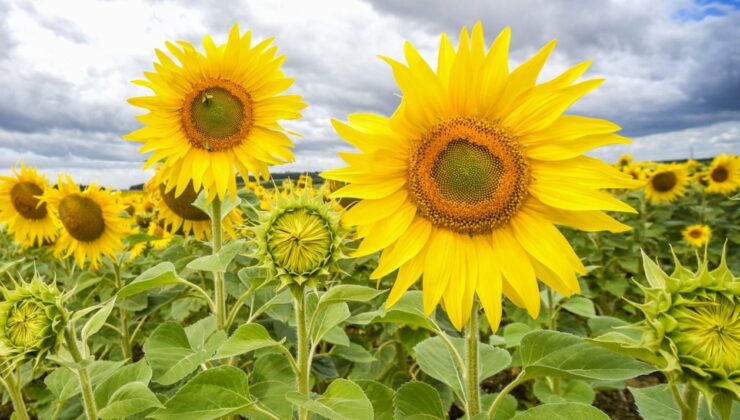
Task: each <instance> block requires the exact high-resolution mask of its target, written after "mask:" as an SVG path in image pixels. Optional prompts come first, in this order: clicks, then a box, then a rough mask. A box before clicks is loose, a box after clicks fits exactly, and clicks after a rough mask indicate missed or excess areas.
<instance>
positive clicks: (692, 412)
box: [681, 384, 699, 420]
mask: <svg viewBox="0 0 740 420" xmlns="http://www.w3.org/2000/svg"><path fill="white" fill-rule="evenodd" d="M685 387H686V390H685V391H684V393H683V400H684V403H685V404H686V407H685V408H683V407H682V409H681V420H696V419H697V417H698V415H699V391H697V390H696V388H694V387H693V386H691V385H690V384H686V385H685Z"/></svg>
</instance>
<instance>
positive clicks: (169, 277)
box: [117, 262, 185, 299]
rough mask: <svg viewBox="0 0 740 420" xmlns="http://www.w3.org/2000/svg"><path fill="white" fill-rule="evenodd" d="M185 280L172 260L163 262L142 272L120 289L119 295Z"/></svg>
mask: <svg viewBox="0 0 740 420" xmlns="http://www.w3.org/2000/svg"><path fill="white" fill-rule="evenodd" d="M184 282H185V280H183V279H182V278H180V277H179V276H178V275H177V271H175V265H174V264H172V263H171V262H162V263H159V264H157V265H155V266H154V267H152V268H150V269H148V270H146V271H145V272H143V273H141V274H140V275H139V277H137V278H136V279H134V281H132V282H131V283H129V284H127V285H126V286H123V288H122V289H121V290H119V291H118V294H117V296H118V297H119V298H121V299H123V298H127V297H129V296H133V295H135V294H138V293H141V292H146V291H147V290H151V289H156V288H159V287H164V286H171V285H174V284H179V283H184Z"/></svg>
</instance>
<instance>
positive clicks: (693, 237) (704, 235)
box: [682, 225, 712, 248]
mask: <svg viewBox="0 0 740 420" xmlns="http://www.w3.org/2000/svg"><path fill="white" fill-rule="evenodd" d="M682 234H683V239H684V241H686V242H688V243H689V245H692V246H695V247H697V248H701V247H702V246H704V244H706V243H707V242H709V239H710V238H711V237H712V229H710V228H709V226H707V225H691V226H689V227H687V228H686V229H684V230H683V232H682Z"/></svg>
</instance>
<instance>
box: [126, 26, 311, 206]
mask: <svg viewBox="0 0 740 420" xmlns="http://www.w3.org/2000/svg"><path fill="white" fill-rule="evenodd" d="M166 45H167V49H168V50H169V52H170V53H171V54H172V56H174V58H175V59H177V61H178V62H179V63H176V62H175V61H173V59H172V58H170V57H169V56H168V55H167V54H165V53H164V52H162V51H160V50H156V53H157V58H158V59H159V63H155V64H154V68H155V71H154V72H147V73H145V76H146V80H139V81H136V82H135V83H137V84H139V85H142V86H145V87H148V88H150V89H151V90H152V91H153V92H154V95H153V96H146V97H136V98H131V99H129V103H131V104H132V105H135V106H138V107H142V108H146V109H147V110H149V112H148V113H147V114H144V115H141V116H140V117H139V118H138V119H139V121H140V122H142V123H143V124H144V127H143V128H141V129H139V130H137V131H134V132H132V133H130V134H128V135H126V136H124V138H126V139H127V140H132V141H137V142H143V143H144V146H142V148H141V152H142V153H144V152H153V153H152V155H151V156H150V157H149V159H148V160H147V163H146V167H149V166H151V165H153V164H155V163H157V162H160V161H161V162H163V168H162V171H163V173H164V177H165V178H166V179H167V180H168V182H167V185H168V188H167V192H169V191H170V190H173V189H174V191H175V196H179V195H181V194H183V193H184V192H185V190H186V189H187V188H188V186H189V185H192V186H194V188H195V189H196V190H200V189H201V186H202V187H204V188H205V189H206V191H207V192H208V199H209V201H210V200H211V199H213V198H214V197H215V196H216V195H218V197H219V198H220V199H223V198H224V195H225V194H226V191H227V190H228V191H229V193H230V194H231V195H232V196H233V197H236V174H235V168H236V170H238V171H239V173H240V174H241V175H242V178H243V179H245V180H246V179H248V176H249V174H250V173H251V174H253V175H255V176H256V177H260V176H263V177H265V178H267V176H268V165H274V164H279V163H285V162H290V161H292V160H293V153H292V151H291V149H290V148H291V147H292V146H293V142H292V141H291V140H290V138H289V137H288V136H287V133H288V132H287V131H286V130H285V129H283V127H282V126H281V125H280V124H279V123H278V121H280V120H291V119H297V118H299V117H300V116H301V114H300V112H299V111H300V110H301V109H303V108H305V106H306V105H305V104H304V103H303V102H302V101H301V97H300V96H298V95H279V94H280V93H282V92H284V91H285V90H286V89H288V88H289V87H290V85H291V84H292V83H293V79H292V78H288V77H285V75H284V74H283V72H282V70H281V69H280V66H281V65H282V63H283V61H284V60H285V57H284V56H276V55H275V54H276V51H277V47H275V46H273V45H272V39H267V40H265V41H262V42H259V43H257V44H256V45H252V35H251V33H249V32H247V33H245V34H244V35H240V32H239V27H238V26H237V25H234V27H233V28H232V29H231V32H230V33H229V39H228V41H227V42H226V44H224V45H220V46H217V45H216V44H215V43H214V42H213V40H212V39H211V37H210V36H209V35H206V36H205V38H204V39H203V48H204V50H205V54H204V53H200V52H198V51H197V50H196V49H195V47H194V46H193V45H191V44H189V43H187V42H184V41H180V42H178V45H175V44H172V43H170V42H168V43H167V44H166Z"/></svg>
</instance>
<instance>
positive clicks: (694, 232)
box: [689, 229, 701, 239]
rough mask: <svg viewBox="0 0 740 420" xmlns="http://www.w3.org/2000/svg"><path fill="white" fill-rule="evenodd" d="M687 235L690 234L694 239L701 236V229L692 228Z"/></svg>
mask: <svg viewBox="0 0 740 420" xmlns="http://www.w3.org/2000/svg"><path fill="white" fill-rule="evenodd" d="M689 236H691V237H692V238H694V239H699V238H701V231H700V230H699V229H693V230H691V231H689Z"/></svg>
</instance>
